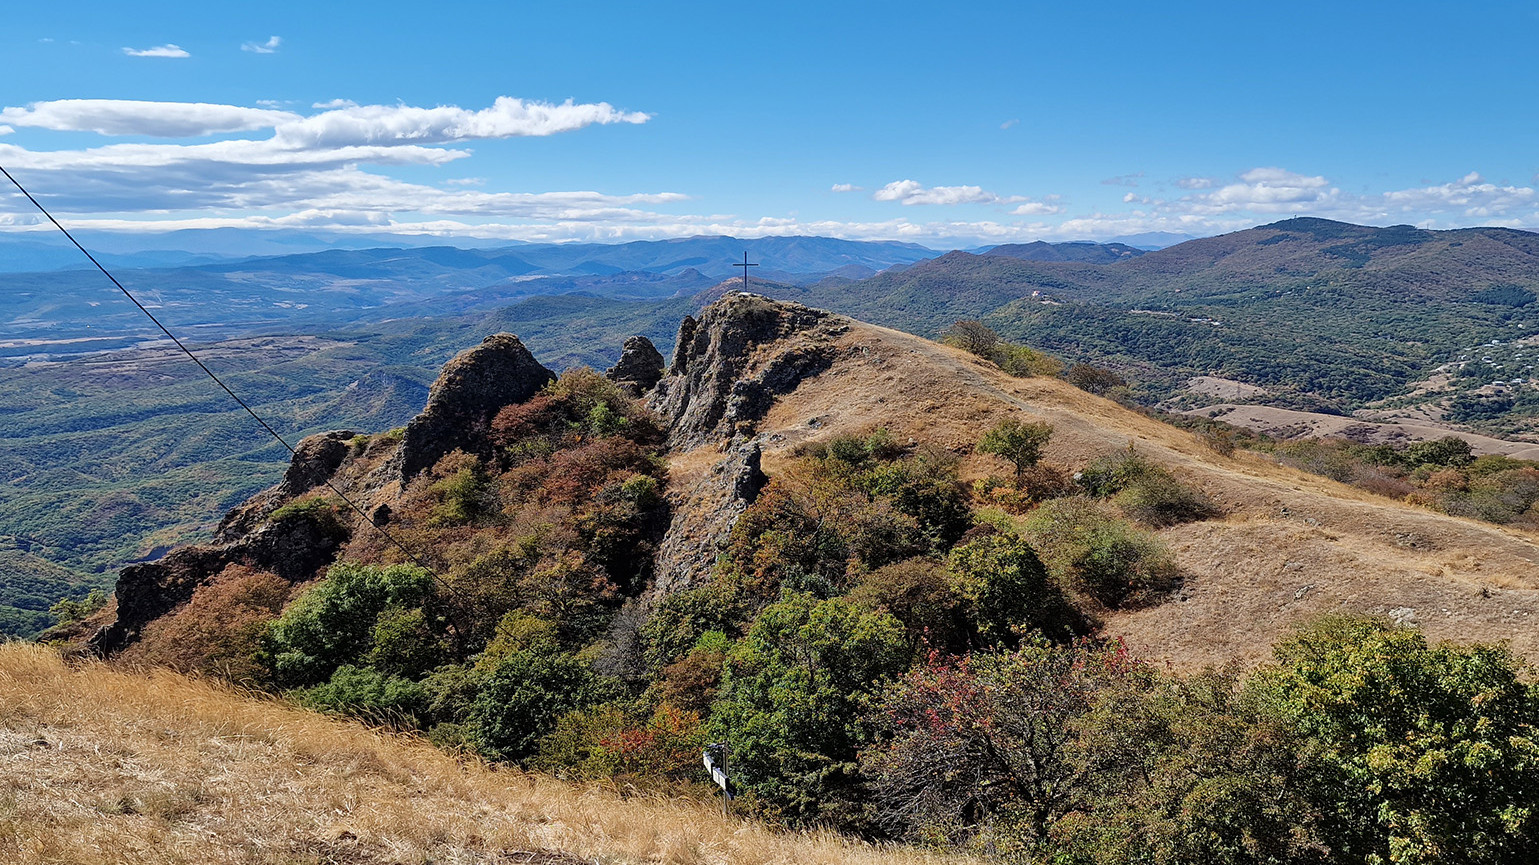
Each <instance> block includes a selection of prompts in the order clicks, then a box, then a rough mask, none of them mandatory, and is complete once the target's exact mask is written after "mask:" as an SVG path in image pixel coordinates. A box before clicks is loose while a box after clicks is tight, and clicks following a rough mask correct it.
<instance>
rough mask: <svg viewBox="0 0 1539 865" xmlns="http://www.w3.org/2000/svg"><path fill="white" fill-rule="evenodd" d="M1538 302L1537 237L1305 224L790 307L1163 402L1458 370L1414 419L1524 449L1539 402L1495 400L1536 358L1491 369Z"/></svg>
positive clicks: (937, 265)
mask: <svg viewBox="0 0 1539 865" xmlns="http://www.w3.org/2000/svg"><path fill="white" fill-rule="evenodd" d="M1536 292H1539V235H1535V234H1531V233H1527V232H1521V231H1512V230H1508V229H1495V228H1478V229H1462V230H1458V231H1423V230H1420V229H1413V228H1410V227H1407V226H1398V227H1392V228H1383V229H1379V228H1368V227H1363V226H1354V225H1348V224H1345V223H1337V222H1330V221H1327V220H1320V219H1293V220H1286V221H1284V222H1279V223H1274V224H1272V225H1267V226H1262V227H1259V228H1255V229H1251V230H1248V231H1240V232H1235V233H1233V234H1227V235H1222V236H1220V237H1213V238H1205V239H1202V240H1194V241H1190V242H1187V243H1183V244H1180V245H1178V246H1174V247H1169V248H1166V249H1162V250H1159V251H1156V252H1151V253H1147V254H1144V255H1140V256H1136V257H1129V258H1127V259H1126V260H1122V261H1118V262H1115V263H1109V264H1091V263H1082V262H1053V261H1025V260H1017V259H1011V258H1004V257H1000V256H998V255H992V254H991V255H983V256H975V255H969V254H967V253H962V252H953V253H949V254H947V255H945V256H942V257H940V258H937V259H934V260H932V261H927V262H921V263H919V264H917V265H915V266H913V267H910V268H908V269H906V270H902V271H897V272H889V273H884V274H881V275H878V276H876V277H873V278H871V279H868V280H864V281H861V282H855V283H844V284H836V283H823V284H819V285H816V286H812V287H810V288H808V289H804V290H793V291H789V292H787V296H792V297H795V299H797V300H801V301H803V302H805V303H809V304H811V305H815V306H823V307H827V308H830V309H835V310H838V311H840V312H844V313H847V314H850V315H854V316H857V317H859V318H862V319H864V320H868V321H873V322H876V323H879V324H884V325H887V326H890V327H897V328H901V329H903V330H907V331H909V332H911V333H918V334H922V335H927V336H933V335H935V334H938V333H939V332H940V331H941V330H942V329H944V328H945V327H947V326H948V325H949V324H951V323H952V322H953V321H956V320H957V319H962V318H978V319H982V320H984V321H985V322H986V323H988V324H989V325H991V326H993V327H994V328H995V329H996V330H998V331H999V332H1000V333H1001V334H1004V335H1005V336H1007V337H1009V338H1012V339H1015V340H1018V341H1021V342H1025V343H1028V344H1030V345H1033V346H1037V347H1039V348H1044V349H1047V350H1049V351H1053V352H1056V353H1059V354H1062V355H1064V356H1066V357H1068V358H1070V359H1073V360H1089V361H1093V362H1097V363H1102V364H1108V365H1111V366H1114V367H1118V368H1120V369H1122V370H1124V371H1125V372H1128V373H1130V376H1129V377H1131V378H1133V379H1135V380H1136V381H1137V382H1139V383H1140V384H1141V393H1142V395H1143V396H1144V397H1145V398H1147V399H1151V400H1159V399H1167V398H1170V397H1174V396H1177V395H1178V394H1179V393H1180V392H1181V390H1182V388H1183V386H1184V384H1185V382H1186V380H1187V379H1188V378H1191V377H1193V376H1198V375H1216V376H1221V377H1224V378H1230V379H1235V380H1239V381H1242V382H1245V383H1248V384H1253V385H1260V386H1262V387H1265V388H1267V389H1268V391H1269V393H1268V395H1267V396H1266V397H1264V398H1263V399H1264V401H1267V402H1270V403H1272V404H1276V405H1283V406H1288V407H1300V408H1324V409H1327V410H1331V411H1347V410H1350V409H1354V408H1358V407H1361V406H1363V405H1366V404H1368V403H1371V402H1373V401H1375V400H1384V399H1387V398H1390V397H1394V396H1396V395H1398V394H1402V393H1404V392H1406V391H1407V390H1408V389H1409V387H1410V386H1411V385H1412V384H1413V383H1415V382H1418V381H1420V380H1422V379H1425V378H1427V377H1428V376H1429V375H1431V374H1432V373H1433V371H1434V370H1435V369H1436V368H1438V367H1439V366H1441V365H1445V364H1452V365H1453V369H1454V371H1455V372H1456V373H1457V374H1456V375H1455V376H1454V380H1453V382H1452V383H1451V384H1450V386H1449V388H1448V389H1447V390H1445V391H1442V392H1439V393H1437V394H1433V395H1429V396H1427V397H1426V398H1424V399H1421V400H1420V401H1418V402H1416V404H1417V405H1423V404H1428V405H1431V404H1435V406H1436V408H1437V410H1438V411H1440V412H1441V411H1448V410H1453V412H1454V416H1453V417H1452V418H1451V419H1453V420H1461V421H1466V422H1469V423H1471V424H1473V425H1475V426H1477V427H1479V428H1481V429H1485V430H1489V431H1493V432H1498V433H1512V432H1517V431H1522V430H1525V429H1527V428H1528V427H1529V426H1531V424H1530V423H1528V421H1527V419H1528V418H1530V417H1531V416H1533V415H1534V414H1536V413H1539V392H1533V393H1531V391H1533V389H1532V388H1531V387H1530V388H1518V389H1516V390H1513V391H1511V392H1507V393H1501V392H1497V393H1492V392H1491V388H1490V387H1489V385H1490V383H1491V382H1492V381H1494V380H1508V379H1511V378H1514V377H1518V378H1527V377H1528V375H1527V371H1528V364H1527V363H1526V360H1527V358H1526V357H1517V358H1512V359H1511V362H1510V363H1508V364H1503V362H1502V360H1501V359H1499V358H1492V360H1491V361H1490V362H1486V361H1485V360H1483V358H1484V357H1486V356H1488V355H1489V351H1488V350H1487V349H1488V348H1490V347H1492V346H1490V343H1492V342H1493V341H1495V342H1498V343H1501V344H1511V343H1515V342H1517V341H1519V340H1523V339H1525V338H1527V337H1529V336H1530V335H1532V334H1535V333H1536V328H1539V306H1536V305H1535V304H1534V299H1535V294H1536ZM1519 353H1521V352H1519ZM1461 363H1463V364H1464V366H1462V367H1461V366H1460V364H1461ZM1401 407H1402V408H1403V407H1404V406H1401Z"/></svg>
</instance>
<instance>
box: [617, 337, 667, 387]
mask: <svg viewBox="0 0 1539 865" xmlns="http://www.w3.org/2000/svg"><path fill="white" fill-rule="evenodd" d="M604 376H605V377H606V378H608V379H609V380H610V381H612V382H614V383H615V384H616V385H618V386H619V388H620V390H623V391H625V392H626V393H628V394H630V395H631V396H633V397H636V398H638V399H639V398H640V397H641V396H642V394H645V393H646V392H647V391H649V390H651V389H652V387H653V386H654V385H656V384H657V382H658V381H659V380H661V379H662V377H663V354H662V352H660V351H658V350H657V346H655V345H653V344H652V340H650V339H647V338H646V337H644V336H633V337H631V338H630V339H627V340H626V341H625V347H624V348H622V349H621V350H620V360H619V361H618V362H616V363H615V365H614V366H612V367H610V368H609V369H608V371H606V372H605V373H604Z"/></svg>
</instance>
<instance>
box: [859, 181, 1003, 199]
mask: <svg viewBox="0 0 1539 865" xmlns="http://www.w3.org/2000/svg"><path fill="white" fill-rule="evenodd" d="M871 197H872V198H874V199H876V200H877V201H897V202H900V203H902V204H904V205H915V204H1014V203H1015V202H1017V201H1025V200H1026V199H1024V198H1022V197H1021V196H1019V195H1012V196H1009V197H1001V196H999V195H995V194H994V193H992V192H988V191H986V190H985V189H983V188H982V187H979V186H930V187H926V186H925V185H924V184H922V183H920V182H919V181H917V180H894V181H893V182H892V183H889V184H887V185H886V186H884V187H882V188H881V189H878V190H877V191H876V192H874V193H872V194H871Z"/></svg>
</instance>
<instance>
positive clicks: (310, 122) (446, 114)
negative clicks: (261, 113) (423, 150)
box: [276, 96, 651, 147]
mask: <svg viewBox="0 0 1539 865" xmlns="http://www.w3.org/2000/svg"><path fill="white" fill-rule="evenodd" d="M650 119H651V115H649V114H644V113H642V112H639V111H630V112H626V111H620V110H618V109H616V108H615V107H614V106H612V105H610V104H609V103H607V102H597V103H585V104H576V103H573V102H572V100H570V99H568V100H567V101H565V102H563V103H561V104H559V105H556V104H552V103H549V102H525V101H524V100H522V99H515V98H513V97H510V96H499V97H497V100H496V101H495V102H493V103H492V105H491V107H490V108H483V109H481V110H480V111H469V110H466V109H464V108H460V107H459V106H456V105H440V106H438V107H436V108H418V107H415V106H411V105H352V106H347V107H342V108H336V109H333V110H330V111H325V112H322V113H320V114H314V115H311V116H309V117H305V118H301V119H299V120H297V121H295V122H293V123H285V124H282V125H280V126H279V127H278V128H277V136H276V138H277V139H278V140H279V141H281V142H283V143H285V144H289V145H292V146H303V147H342V146H351V145H364V144H392V143H396V142H413V143H422V144H442V143H447V142H454V141H470V140H474V139H478V138H511V137H515V136H525V135H553V134H555V133H558V132H570V131H572V130H574V129H581V128H583V127H584V126H591V125H593V124H608V123H645V122H647V121H648V120H650Z"/></svg>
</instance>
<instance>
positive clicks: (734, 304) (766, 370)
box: [647, 292, 837, 448]
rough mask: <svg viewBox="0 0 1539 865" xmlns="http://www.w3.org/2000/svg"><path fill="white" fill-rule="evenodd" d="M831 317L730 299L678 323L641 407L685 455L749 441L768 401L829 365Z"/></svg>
mask: <svg viewBox="0 0 1539 865" xmlns="http://www.w3.org/2000/svg"><path fill="white" fill-rule="evenodd" d="M834 321H835V318H834V317H833V316H831V315H829V314H828V313H826V312H823V311H821V310H816V309H811V308H808V307H805V306H802V305H801V304H799V303H790V302H785V301H773V300H768V299H766V298H763V297H760V296H759V295H756V294H746V293H738V292H734V293H732V294H728V295H727V296H725V297H723V298H722V299H721V300H719V301H717V302H715V303H713V304H711V305H710V306H708V307H706V308H705V309H704V310H702V311H701V313H700V318H699V320H698V321H697V320H695V319H693V318H688V317H686V318H685V319H684V322H683V324H682V325H680V326H679V339H678V344H677V346H676V347H675V349H674V353H673V365H672V367H671V368H670V369H669V371H668V375H667V376H666V377H665V378H663V379H662V380H661V381H659V382H658V383H657V387H655V388H654V389H653V390H652V395H651V397H650V398H649V399H648V401H647V405H648V406H649V407H651V408H652V409H653V410H654V411H656V412H658V413H659V414H661V415H662V416H663V419H664V421H665V423H666V424H667V425H668V429H669V433H668V441H669V443H670V444H671V445H673V446H674V447H675V448H693V447H698V446H700V445H702V444H706V443H708V442H711V441H716V440H719V439H723V438H731V437H732V436H734V435H746V434H751V427H752V424H753V422H754V421H756V420H758V419H760V418H762V417H763V416H764V413H765V412H766V411H768V410H769V407H770V405H772V404H773V403H774V400H775V397H776V396H778V395H780V394H785V393H790V392H791V391H792V390H794V389H795V388H796V386H797V385H798V384H800V383H801V382H802V380H803V379H806V378H810V377H812V376H815V375H817V374H818V373H820V372H822V371H823V370H826V369H828V367H829V365H830V364H832V363H833V361H834V357H835V355H836V353H837V352H836V350H835V349H834V346H833V344H832V341H833V337H834V336H835V330H836V325H835V324H834V323H833V322H834Z"/></svg>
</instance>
